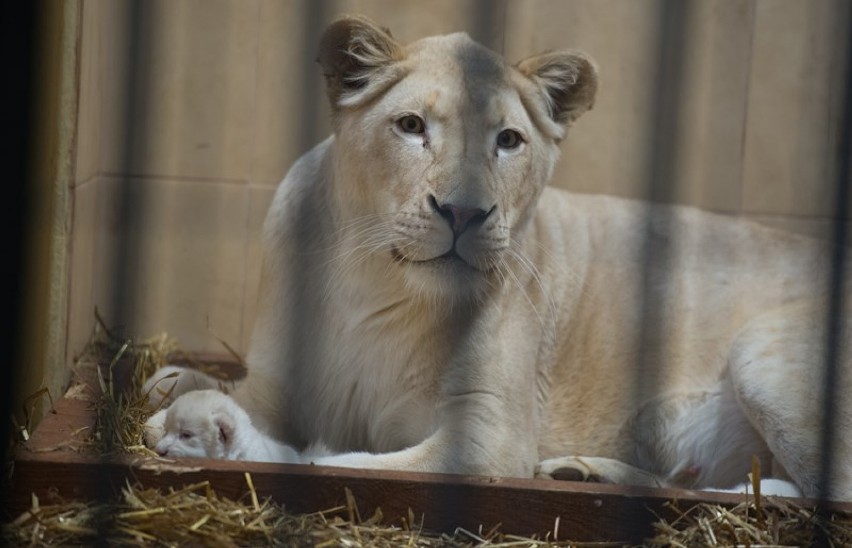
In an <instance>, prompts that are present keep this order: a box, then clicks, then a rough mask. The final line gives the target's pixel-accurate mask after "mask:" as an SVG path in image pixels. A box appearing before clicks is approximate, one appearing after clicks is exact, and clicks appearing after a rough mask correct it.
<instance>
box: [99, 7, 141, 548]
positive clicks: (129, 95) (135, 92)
mask: <svg viewBox="0 0 852 548" xmlns="http://www.w3.org/2000/svg"><path fill="white" fill-rule="evenodd" d="M126 10H127V11H126V12H125V13H124V14H123V15H124V16H125V19H124V20H123V21H120V22H118V24H120V25H122V26H123V27H124V28H126V29H127V36H126V42H125V43H124V47H125V50H124V59H123V63H124V70H125V71H126V72H125V74H124V78H125V82H124V86H125V87H124V89H123V90H122V91H123V92H124V104H123V105H122V107H123V113H122V117H121V118H120V119H118V120H115V121H114V123H115V124H117V125H119V127H118V131H117V132H116V135H118V136H119V139H120V140H121V149H120V150H121V152H120V154H121V159H120V166H121V171H120V173H119V174H118V177H119V181H118V189H117V193H118V194H117V205H118V211H117V219H118V223H117V234H116V239H115V240H114V241H115V242H116V245H115V248H114V249H112V250H110V251H112V253H113V262H112V265H110V266H111V270H110V273H111V275H112V288H111V290H112V291H111V295H110V305H111V307H112V310H111V312H112V314H111V317H112V318H113V320H114V321H115V322H116V325H117V326H118V327H119V328H120V329H119V331H118V332H120V333H122V332H124V329H121V328H126V327H128V326H129V325H130V322H131V320H132V317H133V314H134V311H135V306H136V303H135V291H136V289H137V287H138V285H137V273H138V270H139V262H140V257H139V244H140V241H141V235H142V233H143V231H144V230H145V217H146V201H145V196H144V193H143V190H144V188H143V185H137V188H134V185H133V182H132V181H131V175H132V174H133V173H134V168H138V167H139V165H138V162H139V160H140V159H141V158H144V157H145V155H144V147H145V146H146V142H147V124H146V116H145V105H146V92H147V89H148V74H147V70H148V64H147V61H148V60H147V58H146V56H145V53H146V49H147V45H148V44H149V40H148V33H149V32H150V27H151V21H152V20H153V19H154V17H153V15H152V12H153V10H154V8H153V6H152V5H151V4H145V3H144V2H142V1H141V0H130V1H129V2H128V3H127V8H126ZM123 336H126V333H124V334H123ZM101 422H102V425H101V435H102V436H103V441H104V443H105V444H106V450H105V452H104V453H103V454H102V455H101V459H102V460H103V462H104V464H108V463H109V462H110V461H111V458H112V457H111V455H112V454H113V453H114V451H112V450H111V448H112V447H114V446H115V445H116V441H117V433H116V432H114V431H113V428H112V426H113V424H112V421H109V420H102V421H101ZM90 481H92V482H93V483H94V484H95V485H96V486H97V487H96V497H97V498H96V500H97V502H98V504H99V507H100V508H101V510H100V513H101V515H99V516H97V518H96V519H95V523H96V524H97V527H98V533H99V534H98V536H97V541H96V544H97V545H103V546H105V545H107V544H108V543H109V540H108V538H107V537H106V534H107V532H108V530H109V524H110V522H111V519H109V518H110V517H111V516H110V515H109V514H111V513H112V512H113V511H114V509H113V505H111V504H109V502H110V501H111V500H112V497H113V495H114V493H113V487H114V486H112V485H110V484H109V483H107V482H104V481H103V478H99V477H92V478H90Z"/></svg>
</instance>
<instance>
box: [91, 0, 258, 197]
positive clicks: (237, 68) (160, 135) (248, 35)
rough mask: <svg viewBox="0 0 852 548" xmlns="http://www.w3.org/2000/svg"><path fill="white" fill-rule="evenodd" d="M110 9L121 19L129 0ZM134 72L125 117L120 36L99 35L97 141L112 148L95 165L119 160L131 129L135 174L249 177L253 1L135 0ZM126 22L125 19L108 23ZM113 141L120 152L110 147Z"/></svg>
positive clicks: (117, 169)
mask: <svg viewBox="0 0 852 548" xmlns="http://www.w3.org/2000/svg"><path fill="white" fill-rule="evenodd" d="M122 4H123V3H115V4H114V5H111V6H110V7H109V10H112V12H113V13H112V14H111V15H110V16H108V17H106V18H105V21H104V22H103V23H102V24H106V25H108V26H109V21H110V20H111V19H116V20H117V21H119V22H120V21H122V15H123V14H122V10H124V13H127V6H126V5H122ZM139 6H140V7H141V8H140V9H141V14H140V20H149V21H150V25H148V26H143V28H142V30H141V33H140V35H141V36H142V39H141V41H140V50H141V52H142V53H141V55H140V59H139V60H137V61H136V63H135V64H136V68H137V69H138V70H139V72H138V74H139V78H138V81H137V88H136V90H135V95H136V98H137V100H136V101H135V104H134V105H133V115H132V118H131V119H129V120H128V119H126V117H125V116H124V114H125V113H124V110H125V109H124V105H123V104H122V103H123V99H124V97H122V95H123V94H122V90H121V84H122V78H126V76H127V73H126V70H127V66H126V65H127V61H128V59H127V58H126V53H125V52H126V51H127V49H126V48H127V39H128V36H129V32H128V30H127V28H122V29H121V31H118V32H116V31H115V30H114V29H109V31H108V32H106V33H105V35H106V36H105V40H104V43H103V45H102V46H103V48H104V50H105V54H106V55H107V56H108V61H107V62H108V66H107V67H105V70H104V72H103V73H102V77H103V78H104V93H105V94H109V95H110V97H109V104H108V107H109V108H110V110H109V114H110V116H105V127H104V131H103V137H104V140H105V141H106V142H107V143H108V146H110V148H111V149H112V152H113V153H112V154H109V155H108V156H107V157H106V158H105V162H104V165H103V168H104V170H105V171H107V172H110V173H122V172H124V170H125V169H126V168H127V166H126V165H125V162H124V160H123V154H122V149H121V147H122V146H123V144H124V138H123V131H122V130H123V129H124V128H127V129H128V130H129V131H131V132H132V134H133V137H134V138H133V140H132V151H133V158H132V162H131V167H130V172H131V173H132V174H134V175H154V176H168V177H194V178H211V179H230V180H242V181H245V180H248V178H249V168H250V155H251V145H252V138H253V122H254V108H255V107H254V103H255V85H256V70H257V49H258V39H257V31H258V20H259V9H260V4H259V2H258V1H257V0H240V1H239V2H233V1H231V0H157V1H151V2H141V3H139ZM116 26H118V27H124V25H122V24H119V25H116ZM116 148H117V149H118V150H116Z"/></svg>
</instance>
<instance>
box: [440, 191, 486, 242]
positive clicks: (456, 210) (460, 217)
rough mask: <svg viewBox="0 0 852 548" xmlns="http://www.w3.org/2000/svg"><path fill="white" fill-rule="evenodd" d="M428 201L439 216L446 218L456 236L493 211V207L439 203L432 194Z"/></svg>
mask: <svg viewBox="0 0 852 548" xmlns="http://www.w3.org/2000/svg"><path fill="white" fill-rule="evenodd" d="M429 201H430V202H431V203H432V207H433V208H434V209H435V211H437V212H438V214H439V215H440V216H441V217H443V218H444V219H446V221H447V223H449V225H450V228H452V229H453V234H455V235H456V236H458V235H459V234H461V233H462V232H464V231H465V230H466V229H467V227H469V226H470V225H471V224H474V223H481V222H482V221H484V220H485V218H486V217H488V215H490V214H491V212H492V211H494V208H493V207H492V208H491V210H489V211H485V210H484V209H480V208H478V207H463V206H458V205H455V204H439V203H438V201H437V200H436V199H435V197H434V196H431V197H430V200H429Z"/></svg>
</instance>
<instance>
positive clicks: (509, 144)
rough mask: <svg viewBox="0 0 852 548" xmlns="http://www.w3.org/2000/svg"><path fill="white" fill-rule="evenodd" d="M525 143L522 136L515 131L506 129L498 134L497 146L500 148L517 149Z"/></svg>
mask: <svg viewBox="0 0 852 548" xmlns="http://www.w3.org/2000/svg"><path fill="white" fill-rule="evenodd" d="M521 142H523V138H522V137H521V134H520V133H518V132H517V131H515V130H514V129H504V130H503V131H501V132H500V133H498V134H497V146H498V147H500V148H517V146H518V145H520V144H521Z"/></svg>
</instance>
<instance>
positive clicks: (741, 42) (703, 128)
mask: <svg viewBox="0 0 852 548" xmlns="http://www.w3.org/2000/svg"><path fill="white" fill-rule="evenodd" d="M689 13H690V14H689V19H688V20H687V22H686V28H685V29H684V35H685V36H686V39H687V41H688V43H687V48H686V50H685V53H684V58H683V60H684V66H683V81H682V84H681V91H680V93H681V100H682V104H681V106H680V109H679V114H680V119H679V120H680V123H679V125H678V136H679V139H678V150H677V161H676V163H675V165H676V171H675V193H674V196H673V198H674V201H675V202H677V203H683V204H689V205H694V206H698V207H701V208H704V209H711V210H714V211H725V212H736V211H738V210H739V207H740V185H741V176H742V150H743V126H744V124H745V117H746V97H747V95H748V78H749V57H750V56H749V49H750V47H751V32H752V27H753V24H754V3H753V2H752V1H751V0H736V1H731V0H728V1H725V2H693V3H692V4H691V10H690V12H689ZM669 108H677V106H676V105H670V107H669ZM643 142H644V141H643Z"/></svg>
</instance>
